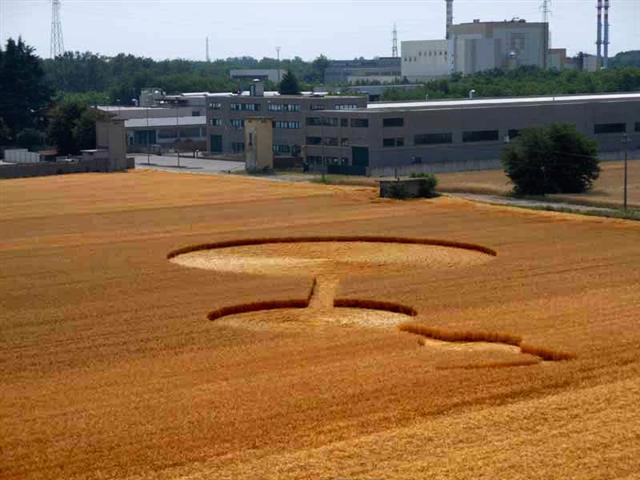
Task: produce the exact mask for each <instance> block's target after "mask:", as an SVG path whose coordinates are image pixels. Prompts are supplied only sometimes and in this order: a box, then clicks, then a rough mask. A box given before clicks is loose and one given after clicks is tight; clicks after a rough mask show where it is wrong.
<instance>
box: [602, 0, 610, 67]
mask: <svg viewBox="0 0 640 480" xmlns="http://www.w3.org/2000/svg"><path fill="white" fill-rule="evenodd" d="M603 43H604V59H603V61H602V67H603V68H607V67H608V66H609V0H604V42H603Z"/></svg>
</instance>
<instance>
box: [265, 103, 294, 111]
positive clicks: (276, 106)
mask: <svg viewBox="0 0 640 480" xmlns="http://www.w3.org/2000/svg"><path fill="white" fill-rule="evenodd" d="M267 109H268V110H269V111H270V112H299V111H300V105H297V104H294V103H270V104H269V107H268V108H267Z"/></svg>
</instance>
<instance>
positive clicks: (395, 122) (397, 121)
mask: <svg viewBox="0 0 640 480" xmlns="http://www.w3.org/2000/svg"><path fill="white" fill-rule="evenodd" d="M382 126H383V127H403V126H404V118H385V119H384V120H382Z"/></svg>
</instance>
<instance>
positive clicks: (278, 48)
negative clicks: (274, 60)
mask: <svg viewBox="0 0 640 480" xmlns="http://www.w3.org/2000/svg"><path fill="white" fill-rule="evenodd" d="M276 55H277V57H278V83H280V47H276Z"/></svg>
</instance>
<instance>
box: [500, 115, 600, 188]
mask: <svg viewBox="0 0 640 480" xmlns="http://www.w3.org/2000/svg"><path fill="white" fill-rule="evenodd" d="M597 154H598V147H597V143H596V142H595V141H594V140H592V139H590V138H587V137H586V136H584V135H583V134H581V133H580V132H578V131H577V130H576V127H575V126H574V125H569V124H552V125H550V126H548V127H535V128H528V129H525V130H523V131H522V132H520V135H519V136H518V137H517V138H516V139H515V140H514V141H513V142H512V143H511V144H509V145H508V146H507V147H506V148H505V149H504V151H503V153H502V164H503V166H504V169H505V173H506V174H507V176H508V177H509V178H510V179H511V181H512V182H513V183H514V185H515V188H514V191H515V192H516V193H519V194H529V195H544V194H546V193H581V192H585V191H587V190H589V189H590V188H591V187H592V185H593V182H594V180H596V179H597V178H598V176H599V175H600V166H599V165H598V158H597Z"/></svg>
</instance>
